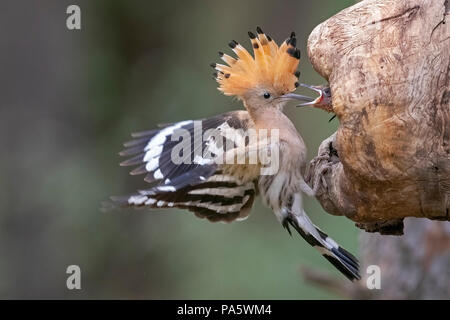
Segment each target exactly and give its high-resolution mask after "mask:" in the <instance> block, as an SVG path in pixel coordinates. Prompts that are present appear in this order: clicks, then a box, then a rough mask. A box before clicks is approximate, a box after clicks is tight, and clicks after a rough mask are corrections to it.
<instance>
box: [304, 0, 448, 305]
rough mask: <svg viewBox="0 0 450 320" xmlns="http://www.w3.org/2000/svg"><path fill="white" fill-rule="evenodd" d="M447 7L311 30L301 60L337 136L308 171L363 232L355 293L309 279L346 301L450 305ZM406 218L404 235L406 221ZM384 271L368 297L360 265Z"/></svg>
mask: <svg viewBox="0 0 450 320" xmlns="http://www.w3.org/2000/svg"><path fill="white" fill-rule="evenodd" d="M449 11H450V4H449V3H448V1H446V0H433V1H431V0H397V1H394V0H366V1H361V2H359V3H357V4H356V5H354V6H352V7H350V8H347V9H345V10H343V11H342V12H340V13H338V14H336V15H335V16H333V17H331V18H330V19H328V20H327V21H325V22H324V23H322V24H320V25H319V26H317V27H316V28H315V29H314V30H313V32H312V33H311V35H310V37H309V41H308V54H309V57H310V60H311V62H312V64H313V66H314V68H315V69H316V71H317V72H319V73H320V74H321V75H322V76H323V77H324V78H326V79H327V80H328V81H329V83H330V87H331V92H332V99H333V112H334V113H335V114H336V115H337V116H338V117H339V120H340V126H339V128H338V131H337V132H336V133H334V134H333V135H332V136H331V137H329V138H328V139H326V140H325V141H323V142H322V144H321V146H320V147H319V151H318V155H317V157H315V158H314V159H313V160H312V161H311V163H310V165H309V168H308V169H309V170H308V171H309V175H310V177H309V180H310V182H311V183H314V184H315V183H319V192H318V195H317V199H318V200H319V202H320V203H321V205H322V207H323V208H324V209H325V211H327V212H328V213H330V214H334V215H344V216H346V217H347V218H349V219H351V220H353V221H355V222H356V225H357V226H358V227H360V228H362V229H364V230H365V231H367V232H379V233H380V234H384V236H383V235H378V234H369V233H366V232H363V233H362V234H361V238H360V244H361V248H360V251H361V260H362V268H361V270H362V276H363V279H362V281H360V282H359V283H358V284H356V285H355V284H351V283H347V282H341V281H340V280H337V279H335V278H332V277H329V276H326V275H323V274H321V273H317V272H316V271H312V270H305V271H304V275H305V277H306V279H307V280H309V281H311V282H313V283H316V284H318V285H321V286H324V287H326V288H328V289H329V290H332V291H334V292H336V293H338V294H341V295H343V296H346V297H350V298H374V299H376V298H383V299H389V298H397V299H407V298H416V299H431V298H441V299H442V298H447V299H449V298H450V224H449V223H448V222H438V221H430V220H428V219H432V220H445V221H449V220H450V216H449V211H450V141H449V140H450V139H449V138H450V104H449V98H450V93H449V86H450V81H449V70H450V23H448V22H447V21H446V16H447V15H448V14H449ZM407 217H420V218H428V219H416V218H408V219H407V220H406V223H405V225H406V234H405V235H404V236H402V237H391V236H386V235H402V234H403V227H404V225H403V219H404V218H407ZM369 265H377V266H379V267H380V270H381V279H382V280H381V290H368V289H367V286H366V280H367V276H368V275H367V274H366V267H367V266H369Z"/></svg>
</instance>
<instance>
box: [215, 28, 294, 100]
mask: <svg viewBox="0 0 450 320" xmlns="http://www.w3.org/2000/svg"><path fill="white" fill-rule="evenodd" d="M257 33H258V36H255V35H254V34H253V33H252V32H249V33H248V34H249V36H250V40H251V42H252V46H253V53H254V57H253V56H252V55H251V54H250V53H249V52H248V51H247V50H246V49H245V48H244V47H243V46H241V45H240V44H239V43H237V42H236V41H234V40H233V41H232V42H230V44H229V46H230V47H231V48H232V49H233V51H234V53H236V55H237V58H233V57H231V56H229V55H227V54H224V53H222V52H219V55H220V56H221V58H222V60H223V61H225V62H226V63H227V64H228V65H223V64H215V63H214V64H212V65H211V66H212V67H214V68H215V69H216V70H217V72H216V73H214V76H215V78H216V80H217V82H218V83H219V88H218V89H219V90H220V91H222V92H223V93H224V94H225V95H228V96H231V95H234V96H237V97H240V98H242V97H243V96H244V95H245V93H246V92H247V91H248V90H249V89H252V88H256V87H261V88H265V89H268V90H273V91H274V92H275V93H276V94H279V95H282V94H285V93H288V92H291V91H294V90H295V88H296V87H297V86H298V82H297V80H298V76H299V72H296V69H297V66H298V63H299V62H300V50H298V49H296V47H295V46H296V42H297V41H296V38H295V33H294V32H292V34H291V36H290V38H288V39H287V40H286V41H284V42H283V43H282V44H281V45H280V46H279V47H278V45H277V44H276V43H275V41H273V40H272V39H271V38H270V37H269V36H267V35H265V34H264V32H263V31H262V30H261V28H259V27H258V28H257Z"/></svg>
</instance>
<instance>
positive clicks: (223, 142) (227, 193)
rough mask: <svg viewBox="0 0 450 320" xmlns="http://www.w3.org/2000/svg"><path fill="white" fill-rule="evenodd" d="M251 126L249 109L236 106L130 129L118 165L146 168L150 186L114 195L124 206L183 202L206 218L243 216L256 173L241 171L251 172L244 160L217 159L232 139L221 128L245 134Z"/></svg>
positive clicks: (182, 205) (181, 204)
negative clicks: (225, 162)
mask: <svg viewBox="0 0 450 320" xmlns="http://www.w3.org/2000/svg"><path fill="white" fill-rule="evenodd" d="M249 126H251V120H250V118H249V116H248V113H247V112H246V111H234V112H229V113H226V114H222V115H219V116H215V117H212V118H208V119H203V120H197V121H192V120H188V121H181V122H177V123H173V124H170V125H167V126H165V127H163V128H161V129H158V130H151V131H146V132H140V133H135V134H133V137H134V138H136V139H135V140H132V141H130V142H127V143H125V144H124V145H125V147H127V149H125V150H124V151H122V152H121V153H120V155H122V156H132V158H130V159H128V160H126V161H124V162H122V163H121V165H122V166H131V165H137V168H135V169H134V170H132V171H131V172H130V173H131V174H132V175H138V174H146V176H145V178H144V180H145V181H147V182H149V183H152V185H153V186H152V187H151V188H150V189H146V190H140V191H138V193H137V194H133V195H131V196H125V197H112V200H113V201H115V202H116V203H118V204H120V205H121V206H125V207H148V208H168V207H177V208H184V209H188V210H190V211H193V212H194V213H195V215H196V216H198V217H201V218H207V219H208V220H210V221H227V222H229V221H233V220H236V219H238V220H239V219H244V218H245V217H247V216H248V214H249V212H250V208H251V206H252V203H253V200H254V197H255V195H256V192H257V191H256V188H257V187H256V180H257V178H258V176H257V175H256V174H244V175H242V174H239V173H242V172H247V173H248V172H249V170H248V166H246V165H245V164H242V165H239V164H234V165H222V164H220V163H217V161H215V160H216V157H218V156H223V155H224V154H225V153H224V148H225V147H226V146H229V145H230V141H227V138H226V136H225V134H224V133H225V131H227V134H229V133H230V130H231V131H233V130H234V131H235V134H236V135H241V136H242V138H243V139H245V132H246V130H248V128H249ZM234 143H235V141H231V144H234ZM236 166H238V167H236ZM239 166H240V167H239ZM253 171H255V170H253Z"/></svg>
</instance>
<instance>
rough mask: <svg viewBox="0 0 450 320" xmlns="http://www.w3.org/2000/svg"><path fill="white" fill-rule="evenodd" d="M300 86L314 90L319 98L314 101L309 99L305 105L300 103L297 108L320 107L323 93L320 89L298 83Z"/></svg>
mask: <svg viewBox="0 0 450 320" xmlns="http://www.w3.org/2000/svg"><path fill="white" fill-rule="evenodd" d="M300 85H301V86H302V87H305V88H308V89H311V90H314V91H315V92H317V93H318V94H319V96H318V97H317V98H316V99H311V100H310V101H307V102H305V103H301V104H299V105H298V106H297V107H304V106H314V105H316V104H317V105H320V104H321V102H322V101H323V99H324V91H323V89H322V88H321V87H316V86H309V85H307V84H304V83H300Z"/></svg>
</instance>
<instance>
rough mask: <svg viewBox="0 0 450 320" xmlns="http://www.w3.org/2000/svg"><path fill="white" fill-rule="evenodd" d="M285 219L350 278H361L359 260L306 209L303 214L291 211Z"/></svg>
mask: <svg viewBox="0 0 450 320" xmlns="http://www.w3.org/2000/svg"><path fill="white" fill-rule="evenodd" d="M285 219H286V221H287V222H288V223H289V224H290V225H291V226H292V227H293V228H294V229H295V230H297V232H298V233H299V234H300V235H301V236H302V237H303V239H305V240H306V242H308V243H309V244H310V245H311V246H313V247H314V248H316V249H317V250H318V251H319V252H320V253H321V254H322V255H323V256H324V258H325V259H327V260H328V261H329V262H330V263H331V264H332V265H333V266H334V267H336V269H338V270H339V271H340V272H341V273H342V274H343V275H345V276H346V277H347V278H348V279H349V280H351V281H355V280H359V279H361V276H360V275H359V262H358V260H357V259H356V258H355V257H354V256H353V255H352V254H351V253H350V252H348V251H347V250H345V249H344V248H341V247H340V246H339V245H338V244H337V243H336V242H335V241H334V240H333V239H331V238H330V237H328V235H327V234H325V233H324V232H322V231H321V230H320V229H318V228H317V227H316V226H315V225H314V224H313V223H312V222H311V220H310V219H309V218H308V216H307V215H306V213H305V212H304V211H303V214H302V215H294V214H292V213H289V214H288V216H287V217H286V218H285ZM283 225H287V223H283ZM285 228H286V227H285Z"/></svg>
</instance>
